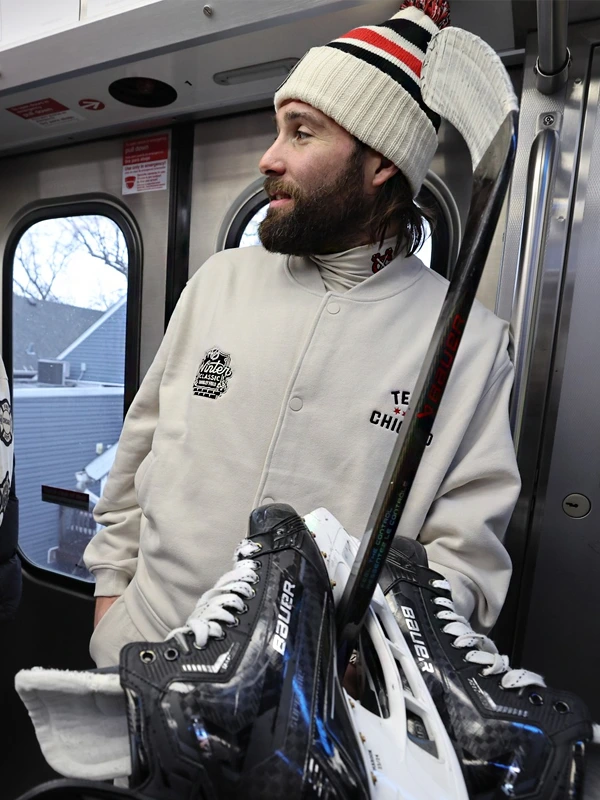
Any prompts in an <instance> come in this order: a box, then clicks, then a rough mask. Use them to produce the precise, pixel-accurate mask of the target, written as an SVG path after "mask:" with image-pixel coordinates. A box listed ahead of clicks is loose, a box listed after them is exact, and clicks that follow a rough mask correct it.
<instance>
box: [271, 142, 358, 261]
mask: <svg viewBox="0 0 600 800" xmlns="http://www.w3.org/2000/svg"><path fill="white" fill-rule="evenodd" d="M363 164H364V156H363V153H362V152H361V150H360V149H359V148H357V149H356V150H355V151H354V153H353V154H352V155H351V156H350V158H349V160H348V165H347V167H346V169H345V170H344V172H342V174H341V175H339V176H338V177H337V178H336V179H335V180H334V181H333V182H330V183H328V182H326V181H323V182H322V183H320V184H319V185H317V186H314V187H311V188H310V189H309V190H307V191H302V190H301V189H300V188H299V187H297V186H288V185H286V182H285V180H284V179H281V178H272V177H269V178H267V179H266V180H265V191H266V192H267V193H268V194H269V195H271V196H272V195H273V194H276V193H278V192H282V193H285V194H288V195H289V196H290V197H291V198H292V201H293V206H292V208H291V209H289V210H287V209H277V208H275V209H270V210H269V212H268V213H267V216H266V217H265V219H264V220H263V221H262V222H261V224H260V227H259V229H258V235H259V237H260V240H261V242H262V244H263V247H264V248H265V249H266V250H269V251H270V252H272V253H285V254H286V255H293V256H309V255H314V254H319V253H321V254H324V253H338V252H340V251H342V250H348V249H350V248H351V247H355V246H357V245H358V244H362V243H363V241H362V240H363V238H364V230H365V224H366V222H367V220H368V219H369V216H370V212H371V208H372V204H373V201H372V199H371V198H370V197H368V195H367V194H366V193H365V189H364V172H363Z"/></svg>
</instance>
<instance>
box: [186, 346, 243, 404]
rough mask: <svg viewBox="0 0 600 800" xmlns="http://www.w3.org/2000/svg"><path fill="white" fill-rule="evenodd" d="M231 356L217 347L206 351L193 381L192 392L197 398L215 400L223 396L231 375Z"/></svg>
mask: <svg viewBox="0 0 600 800" xmlns="http://www.w3.org/2000/svg"><path fill="white" fill-rule="evenodd" d="M230 364H231V356H230V355H229V353H224V352H223V351H222V350H219V348H218V347H212V348H211V349H210V350H207V351H206V353H205V355H204V358H203V359H202V363H201V364H200V367H199V368H198V374H197V375H196V380H195V381H194V386H193V391H194V394H195V395H196V396H197V397H210V398H211V400H215V399H216V398H217V397H221V395H222V394H225V392H226V391H227V389H228V388H229V385H228V383H227V381H228V380H229V378H231V376H232V375H233V370H232V369H231V366H230Z"/></svg>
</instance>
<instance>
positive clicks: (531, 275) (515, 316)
mask: <svg viewBox="0 0 600 800" xmlns="http://www.w3.org/2000/svg"><path fill="white" fill-rule="evenodd" d="M558 150H559V134H558V131H556V130H554V129H550V128H548V129H545V130H542V131H540V132H539V133H538V135H537V136H536V137H535V139H534V141H533V144H532V145H531V151H530V153H529V166H528V169H527V194H526V199H525V213H524V215H523V232H522V236H521V248H520V252H519V262H518V265H517V281H516V285H515V293H514V296H513V307H512V314H511V328H512V333H513V342H514V366H515V381H514V387H513V396H512V402H511V408H510V423H511V428H512V432H513V439H514V443H515V448H516V449H517V450H518V447H519V440H520V438H521V428H522V425H523V415H524V410H525V402H526V394H527V378H528V375H529V371H530V366H531V359H532V354H533V343H534V339H535V329H536V321H537V318H538V308H539V299H540V287H541V284H542V281H541V275H542V262H543V258H544V246H545V242H546V233H547V230H548V222H549V217H550V206H551V203H552V186H553V183H554V174H555V171H556V163H557V160H558V159H557V156H558Z"/></svg>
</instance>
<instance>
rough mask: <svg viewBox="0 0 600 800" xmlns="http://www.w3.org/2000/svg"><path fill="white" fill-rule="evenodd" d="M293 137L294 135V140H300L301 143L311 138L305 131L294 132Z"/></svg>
mask: <svg viewBox="0 0 600 800" xmlns="http://www.w3.org/2000/svg"><path fill="white" fill-rule="evenodd" d="M295 135H296V138H297V139H300V140H301V141H304V140H305V139H310V138H311V134H310V133H307V132H306V131H296V134H295Z"/></svg>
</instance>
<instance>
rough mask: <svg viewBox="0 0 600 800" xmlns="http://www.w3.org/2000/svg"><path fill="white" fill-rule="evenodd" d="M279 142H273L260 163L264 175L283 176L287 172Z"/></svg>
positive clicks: (259, 166)
mask: <svg viewBox="0 0 600 800" xmlns="http://www.w3.org/2000/svg"><path fill="white" fill-rule="evenodd" d="M277 142H278V140H275V141H274V142H273V144H272V145H271V147H269V149H268V150H267V152H266V153H265V154H264V155H263V157H262V158H261V160H260V161H259V162H258V168H259V169H260V171H261V172H262V174H263V175H283V174H284V172H285V163H284V161H283V158H282V155H281V151H280V148H279V146H278V144H277Z"/></svg>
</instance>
